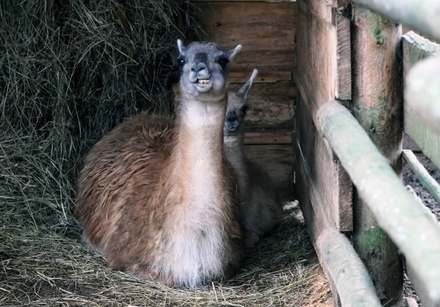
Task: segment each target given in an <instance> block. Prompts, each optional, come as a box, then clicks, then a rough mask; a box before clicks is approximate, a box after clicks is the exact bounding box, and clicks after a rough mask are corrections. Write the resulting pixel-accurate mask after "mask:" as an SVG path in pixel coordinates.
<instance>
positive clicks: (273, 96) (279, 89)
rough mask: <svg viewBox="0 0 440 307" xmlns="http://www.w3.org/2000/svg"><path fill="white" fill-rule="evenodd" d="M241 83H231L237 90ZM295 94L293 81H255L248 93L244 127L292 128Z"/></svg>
mask: <svg viewBox="0 0 440 307" xmlns="http://www.w3.org/2000/svg"><path fill="white" fill-rule="evenodd" d="M248 76H249V74H248ZM242 85H243V84H231V85H230V90H231V91H237V90H238V89H239V88H240V87H241V86H242ZM296 95H297V91H296V88H295V86H294V82H293V81H279V82H273V83H269V84H265V83H256V84H254V85H252V89H251V91H250V93H249V98H248V104H249V107H250V108H249V110H248V111H247V115H246V127H247V128H248V129H249V130H252V129H267V130H268V129H290V130H292V129H293V121H292V118H293V114H294V100H295V96H296Z"/></svg>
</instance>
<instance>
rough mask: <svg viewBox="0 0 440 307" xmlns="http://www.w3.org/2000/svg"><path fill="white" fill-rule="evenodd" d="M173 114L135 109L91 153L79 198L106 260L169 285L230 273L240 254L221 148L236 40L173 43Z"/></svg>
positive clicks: (93, 241) (232, 186)
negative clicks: (225, 46)
mask: <svg viewBox="0 0 440 307" xmlns="http://www.w3.org/2000/svg"><path fill="white" fill-rule="evenodd" d="M178 47H179V50H180V57H179V59H180V61H181V62H182V75H181V78H180V86H181V93H182V98H181V100H180V104H181V108H180V110H179V111H180V112H179V114H178V122H177V123H176V124H174V123H173V122H172V120H171V119H168V118H165V117H160V116H155V115H148V114H141V115H138V116H135V117H134V118H132V119H129V120H127V121H126V122H124V123H122V124H121V125H119V126H118V127H116V128H115V129H114V130H113V131H111V132H110V133H108V134H107V135H105V136H104V137H103V139H102V140H100V141H99V142H98V143H97V144H96V145H95V146H94V147H93V148H92V149H91V151H90V152H89V153H88V155H87V157H86V159H85V161H84V168H83V169H82V170H81V174H80V178H79V181H78V193H77V202H76V206H77V209H78V214H79V216H80V219H81V224H82V225H83V227H84V239H85V241H86V242H87V243H89V244H90V245H92V246H93V247H96V248H97V249H98V250H99V251H101V252H102V253H103V254H104V256H105V257H106V258H107V260H108V262H109V264H110V266H111V267H113V268H115V269H120V270H124V271H128V272H131V273H134V274H136V275H139V276H141V277H145V278H153V279H157V280H159V281H161V282H163V283H166V284H170V285H183V286H190V287H194V286H198V285H200V284H202V283H206V282H209V281H211V280H213V279H216V278H219V277H222V276H228V275H231V274H232V273H233V272H234V270H235V269H236V268H237V267H238V264H239V261H240V260H241V258H242V256H243V247H242V234H241V228H240V227H241V226H240V219H241V218H240V215H239V209H238V202H237V195H236V190H237V183H236V179H235V173H234V171H233V170H232V168H231V167H230V166H229V164H228V163H227V161H226V159H225V158H224V155H223V141H222V139H223V130H222V129H223V128H222V127H223V123H224V118H225V111H226V104H227V87H228V80H227V71H226V63H227V62H228V61H232V59H233V57H234V56H235V54H236V53H237V51H238V50H240V48H241V45H239V46H237V47H236V48H234V49H232V50H229V51H222V50H220V49H219V48H218V46H217V45H216V44H213V43H206V42H203V43H197V42H196V43H192V44H190V45H189V46H188V47H185V46H184V45H183V44H182V43H181V42H180V41H178Z"/></svg>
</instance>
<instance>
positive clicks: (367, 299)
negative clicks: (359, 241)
mask: <svg viewBox="0 0 440 307" xmlns="http://www.w3.org/2000/svg"><path fill="white" fill-rule="evenodd" d="M316 245H317V249H318V253H319V254H320V257H319V259H321V261H322V262H323V264H324V267H325V268H326V271H327V274H328V275H330V278H331V279H332V280H333V281H334V284H335V287H336V289H337V292H338V293H339V299H340V302H341V306H369V307H373V306H378V307H379V306H382V304H381V303H380V301H379V299H378V297H377V295H376V290H375V288H374V285H373V282H372V281H371V278H370V275H368V271H367V269H366V268H365V266H364V264H363V263H362V261H361V259H360V258H359V256H358V255H357V253H356V251H355V250H354V248H353V246H352V245H351V243H350V241H349V240H348V239H347V238H346V237H345V236H344V235H343V234H341V233H339V232H338V231H336V230H334V229H326V230H325V231H324V232H323V233H322V234H321V235H320V236H319V238H318V240H317V242H316Z"/></svg>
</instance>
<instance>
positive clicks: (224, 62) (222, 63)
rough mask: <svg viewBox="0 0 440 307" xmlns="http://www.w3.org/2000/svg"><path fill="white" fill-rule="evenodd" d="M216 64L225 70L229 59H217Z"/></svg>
mask: <svg viewBox="0 0 440 307" xmlns="http://www.w3.org/2000/svg"><path fill="white" fill-rule="evenodd" d="M217 63H218V64H219V65H220V66H221V67H222V68H225V67H226V65H228V63H229V59H228V58H226V57H219V58H218V60H217Z"/></svg>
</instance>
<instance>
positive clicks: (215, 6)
mask: <svg viewBox="0 0 440 307" xmlns="http://www.w3.org/2000/svg"><path fill="white" fill-rule="evenodd" d="M210 2H212V1H209V2H208V1H203V2H199V1H194V4H195V5H196V6H197V7H198V8H200V10H201V11H202V14H201V15H200V23H201V24H202V25H204V26H213V27H221V26H224V25H230V24H233V25H239V26H243V25H257V24H260V25H262V24H270V25H273V24H275V23H276V24H278V25H284V26H288V27H291V25H292V22H295V11H294V10H293V7H292V3H265V2H264V1H258V2H259V3H249V2H247V1H237V2H233V3H231V2H228V1H218V2H216V3H210ZM268 10H270V12H268ZM244 12H245V13H246V14H243V13H244ZM254 36H255V34H254Z"/></svg>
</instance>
